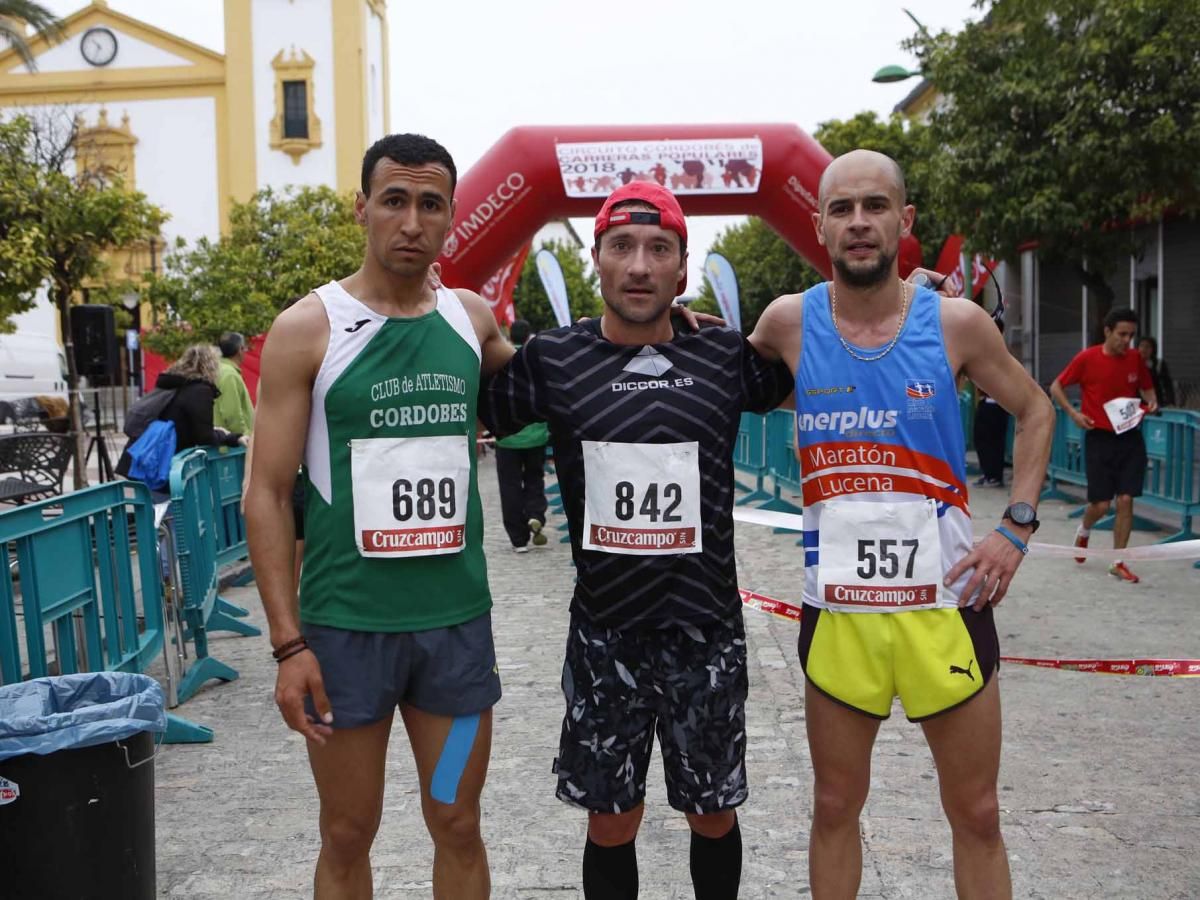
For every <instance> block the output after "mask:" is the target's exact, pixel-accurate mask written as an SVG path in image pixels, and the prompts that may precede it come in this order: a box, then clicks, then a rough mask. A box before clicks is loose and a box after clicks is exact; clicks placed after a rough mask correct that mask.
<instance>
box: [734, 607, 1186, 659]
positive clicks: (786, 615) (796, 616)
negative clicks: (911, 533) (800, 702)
mask: <svg viewBox="0 0 1200 900" xmlns="http://www.w3.org/2000/svg"><path fill="white" fill-rule="evenodd" d="M738 594H739V595H740V596H741V598H742V605H743V606H746V607H748V608H749V609H756V610H758V611H759V612H764V613H770V614H771V615H773V616H779V618H781V619H787V620H788V621H790V622H799V621H800V618H801V616H802V615H803V610H802V608H801V607H799V606H796V605H795V604H792V603H788V602H786V601H784V600H776V599H775V598H774V597H768V596H766V595H765V594H760V593H758V592H757V591H750V590H746V589H745V588H739V589H738ZM868 615H869V614H868ZM1000 661H1001V662H1005V663H1013V664H1014V665H1019V666H1033V667H1034V668H1038V669H1062V670H1064V671H1069V672H1096V673H1098V674H1101V675H1157V676H1164V677H1168V678H1200V659H1037V658H1034V657H1028V656H1002V657H1000Z"/></svg>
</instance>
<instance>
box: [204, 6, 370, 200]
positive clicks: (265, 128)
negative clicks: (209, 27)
mask: <svg viewBox="0 0 1200 900" xmlns="http://www.w3.org/2000/svg"><path fill="white" fill-rule="evenodd" d="M387 40H388V24H387V0H225V58H226V91H227V97H228V109H229V121H228V126H227V127H228V138H229V140H228V143H227V146H228V147H229V148H230V157H231V158H230V168H231V178H230V189H231V192H232V194H233V197H234V199H235V200H239V201H244V200H246V199H248V198H249V197H250V196H251V195H252V194H253V193H254V192H255V191H257V190H260V189H262V188H265V187H275V188H279V187H284V186H286V185H292V184H298V185H328V186H330V187H333V188H336V189H337V190H338V191H341V192H347V191H352V190H354V189H355V188H356V187H357V186H358V177H359V167H360V164H361V161H362V154H363V152H364V151H365V150H366V148H367V147H368V146H369V145H370V144H371V143H372V142H374V141H375V140H377V139H378V138H380V137H382V136H383V135H384V134H386V133H387V131H388V48H387Z"/></svg>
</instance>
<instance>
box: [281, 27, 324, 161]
mask: <svg viewBox="0 0 1200 900" xmlns="http://www.w3.org/2000/svg"><path fill="white" fill-rule="evenodd" d="M314 65H315V63H314V62H313V58H312V57H311V56H309V55H308V54H307V53H306V52H304V51H303V50H297V49H296V48H295V47H292V48H290V52H289V51H284V50H280V51H279V52H278V53H277V54H275V58H274V59H273V60H271V68H272V69H274V70H275V117H274V118H273V119H272V120H271V141H270V146H271V149H272V150H282V151H283V152H284V153H286V154H288V155H289V156H290V157H291V158H292V162H294V163H296V164H297V165H299V164H300V157H302V156H303V155H304V154H305V153H307V152H308V151H309V150H312V149H314V148H316V147H320V146H321V120H320V119H318V118H317V113H316V110H315V108H314V106H313V67H314Z"/></svg>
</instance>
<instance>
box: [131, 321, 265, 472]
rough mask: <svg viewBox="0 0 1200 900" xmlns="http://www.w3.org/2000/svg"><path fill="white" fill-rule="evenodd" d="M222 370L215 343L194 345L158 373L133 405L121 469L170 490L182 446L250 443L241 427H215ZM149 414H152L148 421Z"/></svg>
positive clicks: (183, 447)
mask: <svg viewBox="0 0 1200 900" xmlns="http://www.w3.org/2000/svg"><path fill="white" fill-rule="evenodd" d="M218 374H219V364H218V361H217V355H216V352H215V351H214V350H213V348H212V347H210V346H208V345H207V344H193V345H192V346H190V347H188V348H187V350H185V351H184V352H183V355H182V356H181V357H179V360H178V361H177V362H176V363H175V364H174V365H172V366H171V367H170V368H169V369H167V370H166V371H165V372H163V373H162V374H161V375H159V376H158V380H157V381H156V382H155V385H154V390H153V391H152V392H151V393H149V394H147V395H146V396H145V397H143V398H142V399H141V400H139V401H138V402H137V403H135V404H134V405H133V406H132V407H130V410H129V415H128V418H127V423H126V434H127V435H128V436H129V438H130V443H129V444H128V445H127V446H126V448H125V450H124V452H123V453H122V454H121V459H120V461H119V462H118V463H117V474H119V475H123V476H125V477H126V478H130V479H133V480H137V481H143V482H145V483H146V485H147V486H148V487H149V488H150V489H151V490H152V491H157V492H165V491H166V490H167V481H168V477H169V474H170V471H171V457H172V456H174V455H175V454H176V453H178V452H179V451H181V450H189V449H191V448H192V447H204V446H218V445H221V446H226V447H237V446H238V445H239V444H243V443H245V441H244V438H243V437H242V435H241V434H239V433H238V432H235V431H225V430H223V429H220V428H214V427H213V401H214V400H215V399H216V398H217V397H218V396H219V392H218V390H217V377H218ZM149 415H152V416H153V418H152V419H151V421H149V422H146V421H145V419H146V417H147V416H149Z"/></svg>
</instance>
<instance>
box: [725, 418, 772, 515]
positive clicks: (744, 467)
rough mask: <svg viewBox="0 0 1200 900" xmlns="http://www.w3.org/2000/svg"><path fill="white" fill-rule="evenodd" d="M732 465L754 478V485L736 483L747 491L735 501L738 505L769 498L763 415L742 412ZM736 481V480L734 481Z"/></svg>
mask: <svg viewBox="0 0 1200 900" xmlns="http://www.w3.org/2000/svg"><path fill="white" fill-rule="evenodd" d="M733 467H734V468H735V469H737V470H738V471H739V472H746V473H748V474H750V475H753V476H754V478H755V484H754V487H753V488H751V487H749V486H748V485H744V484H740V483H737V487H739V488H741V489H742V490H744V491H749V493H748V494H747V495H746V496H745V497H742V498H741V499H740V500H738V501H737V505H738V506H746V505H748V504H750V503H762V502H763V501H766V500H770V499H771V494H769V493H768V492H767V490H766V486H765V482H766V477H767V423H766V418H765V417H763V416H759V415H755V414H754V413H747V412H744V413H742V417H741V419H740V420H739V421H738V433H737V441H736V443H735V444H734V445H733ZM735 483H736V482H735Z"/></svg>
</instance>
